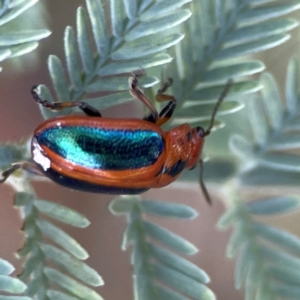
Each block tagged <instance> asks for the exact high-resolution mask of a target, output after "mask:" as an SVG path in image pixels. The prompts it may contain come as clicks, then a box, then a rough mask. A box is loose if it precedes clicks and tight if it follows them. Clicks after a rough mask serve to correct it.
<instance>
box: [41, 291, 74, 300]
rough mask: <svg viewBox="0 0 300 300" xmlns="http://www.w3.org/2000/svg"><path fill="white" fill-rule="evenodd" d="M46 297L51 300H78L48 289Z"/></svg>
mask: <svg viewBox="0 0 300 300" xmlns="http://www.w3.org/2000/svg"><path fill="white" fill-rule="evenodd" d="M47 296H48V297H49V298H50V299H51V300H78V298H75V297H72V296H69V295H67V294H65V293H62V292H59V291H56V290H52V289H49V290H48V291H47Z"/></svg>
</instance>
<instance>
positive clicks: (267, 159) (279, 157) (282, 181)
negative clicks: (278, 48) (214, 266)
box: [219, 59, 300, 300]
mask: <svg viewBox="0 0 300 300" xmlns="http://www.w3.org/2000/svg"><path fill="white" fill-rule="evenodd" d="M299 80H300V65H299V62H298V61H297V60H296V59H292V60H291V61H290V63H289V67H288V74H287V80H286V95H285V96H286V102H285V105H284V104H283V103H284V102H282V101H281V98H280V96H279V92H278V88H277V86H276V83H275V81H274V79H273V77H272V76H271V75H270V74H263V75H262V76H261V79H260V82H261V83H263V85H264V87H265V88H264V90H263V91H262V99H259V101H255V100H254V102H253V103H252V102H249V106H250V107H249V109H248V111H249V113H250V117H249V120H250V121H251V125H252V129H253V135H254V143H253V144H251V143H250V142H248V141H246V140H245V139H244V138H243V137H241V136H233V137H232V138H231V140H230V146H231V149H232V150H233V151H234V153H236V155H237V156H238V157H239V158H240V159H241V160H242V164H241V166H242V167H241V170H240V174H239V175H238V177H237V178H238V180H237V187H238V188H239V190H240V191H242V189H243V188H244V187H252V188H253V187H257V186H272V187H274V186H276V187H279V188H280V191H281V189H284V186H287V185H291V186H292V185H295V186H298V185H299V172H300V170H299V167H298V161H299V155H294V154H291V150H293V151H295V150H298V151H299V147H300V145H299V142H298V140H299V138H298V136H299V130H300V127H299V125H300V123H299V108H300V105H299V104H300V98H299ZM280 191H278V193H277V194H279V195H276V196H274V193H273V194H272V195H268V192H265V193H264V196H263V197H261V198H260V199H256V200H254V201H252V202H249V203H244V202H242V201H241V200H240V199H241V196H240V195H238V194H236V193H235V192H233V193H232V194H231V199H233V201H232V203H230V209H229V210H228V211H227V212H226V213H225V215H223V217H222V218H221V219H220V222H219V226H220V227H221V228H226V227H228V226H229V225H234V232H233V234H232V236H231V239H230V242H229V245H228V248H227V254H228V256H230V257H232V256H234V255H235V254H236V253H238V258H237V262H236V272H235V285H236V287H237V288H241V286H242V285H243V283H244V282H245V288H246V299H267V300H268V299H270V300H271V299H272V300H273V299H299V298H300V288H299V284H300V273H299V266H300V238H299V237H296V236H294V235H292V234H290V233H288V232H286V231H284V230H281V229H278V228H276V227H273V226H269V225H265V224H263V223H261V222H259V221H258V220H257V216H260V217H261V216H274V217H276V216H278V214H283V213H287V212H290V211H296V210H299V208H300V197H299V196H295V195H287V194H286V193H285V194H283V195H281V193H280Z"/></svg>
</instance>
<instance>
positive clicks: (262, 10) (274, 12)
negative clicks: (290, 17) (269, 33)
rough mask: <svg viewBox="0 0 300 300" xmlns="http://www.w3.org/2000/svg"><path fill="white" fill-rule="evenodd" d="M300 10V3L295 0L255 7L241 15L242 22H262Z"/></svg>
mask: <svg viewBox="0 0 300 300" xmlns="http://www.w3.org/2000/svg"><path fill="white" fill-rule="evenodd" d="M297 9H300V3H299V2H298V1H295V0H290V1H289V0H287V1H284V3H279V4H277V3H276V4H274V5H268V6H262V7H255V8H253V9H249V10H246V11H245V12H244V13H242V14H241V17H240V21H241V22H247V23H255V22H261V21H264V20H267V19H270V18H276V17H280V16H283V15H285V14H288V13H290V12H292V11H294V10H297Z"/></svg>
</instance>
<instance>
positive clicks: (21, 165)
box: [0, 161, 44, 183]
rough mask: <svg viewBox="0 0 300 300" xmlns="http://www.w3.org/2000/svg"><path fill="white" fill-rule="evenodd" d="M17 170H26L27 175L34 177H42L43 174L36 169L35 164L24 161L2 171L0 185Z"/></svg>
mask: <svg viewBox="0 0 300 300" xmlns="http://www.w3.org/2000/svg"><path fill="white" fill-rule="evenodd" d="M19 169H23V170H26V171H28V172H29V173H32V174H35V175H41V176H44V174H43V173H42V172H41V171H40V170H39V169H38V167H37V166H36V165H35V164H33V163H30V162H27V161H25V162H20V163H16V164H13V165H12V166H11V167H10V168H9V169H7V170H6V171H4V172H3V173H2V174H1V175H2V179H0V183H4V182H5V181H6V179H7V178H8V177H9V176H10V175H11V174H13V173H14V172H15V171H17V170H19Z"/></svg>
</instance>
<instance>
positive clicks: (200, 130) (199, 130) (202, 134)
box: [196, 127, 206, 138]
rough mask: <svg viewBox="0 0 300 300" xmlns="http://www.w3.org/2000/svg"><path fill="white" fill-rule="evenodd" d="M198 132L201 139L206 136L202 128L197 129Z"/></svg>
mask: <svg viewBox="0 0 300 300" xmlns="http://www.w3.org/2000/svg"><path fill="white" fill-rule="evenodd" d="M196 130H197V133H198V136H199V137H201V138H204V137H205V135H206V134H205V130H204V129H203V128H202V127H197V128H196Z"/></svg>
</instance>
